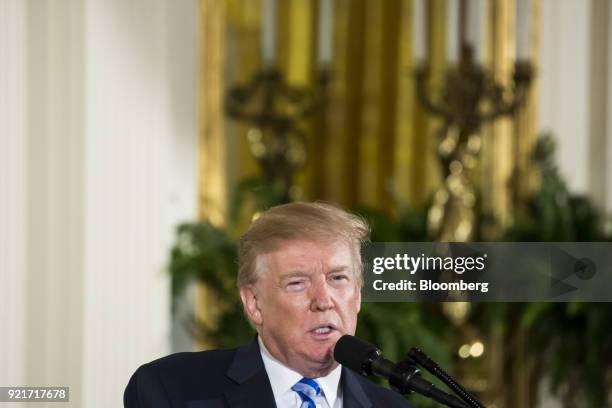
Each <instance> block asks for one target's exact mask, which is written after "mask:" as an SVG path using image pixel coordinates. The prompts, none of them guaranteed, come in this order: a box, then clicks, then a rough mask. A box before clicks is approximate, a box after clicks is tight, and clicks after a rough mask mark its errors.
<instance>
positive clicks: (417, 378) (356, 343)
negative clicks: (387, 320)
mask: <svg viewBox="0 0 612 408" xmlns="http://www.w3.org/2000/svg"><path fill="white" fill-rule="evenodd" d="M334 359H335V360H336V361H337V362H338V363H340V364H342V365H343V366H345V367H348V368H350V369H351V370H353V371H356V372H357V373H359V374H361V375H363V376H364V377H367V376H369V375H372V374H373V375H376V376H378V377H383V378H386V379H387V380H388V381H389V384H390V385H391V387H392V388H393V389H394V390H395V391H397V392H399V393H400V394H402V395H405V394H409V393H410V392H411V391H414V392H416V393H418V394H421V395H424V396H426V397H428V398H431V399H433V400H435V401H437V402H439V403H441V404H444V405H446V406H448V407H451V408H466V406H465V405H464V404H463V402H462V401H461V400H459V399H458V398H456V397H455V396H453V395H450V394H447V393H445V392H444V391H442V390H440V389H439V388H437V387H436V386H435V385H433V384H432V383H430V382H428V381H427V380H425V379H423V378H421V374H420V372H419V369H418V368H417V367H416V366H414V365H413V364H411V363H409V362H407V361H402V362H400V363H397V364H395V363H393V362H391V361H390V360H387V359H386V358H384V356H383V354H382V352H381V351H380V350H379V349H377V348H376V347H374V346H373V345H372V344H370V343H368V342H365V341H363V340H361V339H358V338H357V337H354V336H350V335H344V336H342V337H340V340H338V342H337V343H336V346H335V347H334Z"/></svg>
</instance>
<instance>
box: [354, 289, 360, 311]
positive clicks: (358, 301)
mask: <svg viewBox="0 0 612 408" xmlns="http://www.w3.org/2000/svg"><path fill="white" fill-rule="evenodd" d="M355 290H357V295H356V298H357V313H359V311H360V310H361V285H357V288H356V289H355Z"/></svg>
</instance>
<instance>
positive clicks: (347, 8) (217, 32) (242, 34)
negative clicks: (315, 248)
mask: <svg viewBox="0 0 612 408" xmlns="http://www.w3.org/2000/svg"><path fill="white" fill-rule="evenodd" d="M200 4H201V18H202V24H201V27H202V29H201V36H200V38H201V43H200V46H201V56H202V58H201V59H200V61H201V70H200V72H201V85H200V97H199V100H200V102H201V103H200V106H201V109H200V117H201V129H202V130H201V131H202V138H201V140H202V143H201V145H200V153H201V154H200V163H201V166H200V168H201V175H202V177H201V183H200V184H201V189H200V192H201V195H200V197H201V206H200V208H201V216H202V217H206V218H211V217H213V218H216V219H218V218H219V217H221V216H222V215H223V214H224V208H225V207H226V205H227V200H228V194H229V192H230V191H231V189H232V186H234V185H235V184H236V182H237V181H238V180H240V179H242V178H244V177H246V176H249V175H254V174H256V173H257V172H258V171H259V169H258V166H257V163H256V161H255V160H254V159H253V157H252V155H251V153H250V152H249V148H248V144H247V142H246V140H247V134H248V131H249V126H247V125H244V124H241V123H239V122H236V121H232V120H227V119H226V118H224V117H223V112H222V93H223V91H224V89H225V88H227V86H228V85H229V84H236V83H245V82H247V81H248V80H249V79H250V78H251V77H252V75H254V74H255V72H257V70H258V69H259V68H260V67H261V59H260V44H259V39H260V30H261V12H260V10H261V2H260V1H258V0H225V1H215V0H201V2H200ZM485 4H487V5H488V6H487V11H486V15H487V18H486V21H487V26H486V28H487V29H486V31H487V34H486V39H485V47H486V50H487V52H486V65H487V67H488V68H490V69H491V71H492V72H493V74H494V76H495V78H496V79H497V80H498V81H499V82H501V83H504V84H506V85H508V84H509V83H510V81H511V77H512V61H513V59H514V55H513V52H514V46H513V44H514V32H513V28H512V27H513V26H514V21H513V10H514V7H515V3H514V0H504V1H497V2H486V3H485ZM531 4H532V8H533V10H532V13H531V16H532V19H533V20H534V22H535V23H537V10H538V4H539V3H538V2H537V1H533V2H531ZM317 7H318V2H317V1H315V0H279V1H278V13H277V18H278V19H277V39H278V65H279V68H280V69H281V71H282V72H283V73H284V74H285V75H286V77H287V79H288V81H289V82H290V83H291V84H294V85H298V86H307V87H313V86H316V68H317V67H316V49H315V48H316V34H317V33H316V31H317V30H316V27H317ZM412 12H413V1H412V0H386V1H371V0H335V1H334V44H333V50H334V58H333V65H332V81H331V83H330V85H329V89H328V94H327V109H326V111H325V112H321V113H320V114H319V115H318V117H316V118H313V120H311V121H309V122H306V123H305V126H306V129H307V130H308V137H309V151H308V162H307V165H306V166H305V168H303V169H302V171H300V172H299V175H298V177H297V180H296V184H297V185H298V187H299V190H300V191H301V192H302V195H301V198H303V199H327V200H331V201H335V202H338V203H340V204H341V205H344V206H347V207H349V208H355V207H359V206H367V207H373V208H381V209H384V210H387V211H393V210H395V209H398V208H402V207H406V206H408V207H412V208H414V207H418V206H420V205H423V204H424V202H425V201H426V200H427V198H428V197H429V196H430V195H431V193H432V192H433V191H435V189H436V188H437V186H438V185H439V183H440V169H439V167H438V163H437V160H436V157H435V149H436V140H435V139H434V137H433V131H434V129H435V128H436V127H437V126H439V123H437V120H436V119H433V118H431V117H430V116H429V115H427V113H426V112H424V110H423V109H422V108H421V106H420V105H419V103H418V102H417V101H416V97H415V81H414V77H413V75H412V72H413V70H414V63H413V61H412V56H411V54H412V45H411V44H412V38H411V37H412V28H411V26H412V24H411V20H412ZM427 16H428V17H427V18H428V24H427V26H428V30H429V31H428V36H427V37H428V38H429V41H428V56H429V63H430V65H431V67H432V72H433V73H434V74H435V75H440V74H441V73H442V72H443V70H444V68H445V55H446V53H445V49H446V1H445V0H430V1H428V2H427ZM532 27H534V29H533V30H532V35H531V44H532V47H531V52H532V57H533V58H532V60H533V61H534V65H535V66H536V68H537V60H536V57H537V43H538V42H537V38H538V36H537V29H536V28H537V25H535V24H532ZM535 88H536V87H535V86H532V88H531V92H530V96H529V102H528V105H527V107H526V109H524V110H523V111H522V114H521V115H520V116H519V117H518V118H516V120H512V119H511V118H503V119H500V120H498V121H496V122H494V123H493V124H491V125H489V126H486V127H484V128H483V129H482V133H483V136H484V138H483V153H482V157H481V165H480V168H481V170H482V171H481V179H480V180H476V182H477V184H478V185H479V186H480V190H481V191H482V194H483V202H484V205H485V208H486V209H487V210H489V211H491V212H492V213H493V214H494V215H495V216H496V217H497V218H498V219H499V220H500V223H501V224H503V225H507V223H508V222H509V221H510V218H509V216H510V214H511V210H512V206H513V203H512V197H511V192H510V190H509V182H510V181H511V180H510V179H511V175H512V174H513V172H515V171H516V172H518V174H519V175H520V177H519V179H518V181H517V182H516V186H517V188H518V190H519V191H520V195H522V196H526V195H528V194H529V192H531V191H533V189H534V188H535V177H534V175H533V174H534V172H533V170H532V169H529V168H528V167H529V163H528V160H527V157H528V154H529V151H530V150H531V149H532V147H533V144H534V142H535V107H536V104H535V98H536V95H535V92H536V90H535ZM514 125H516V126H514ZM515 165H516V166H517V168H516V170H515Z"/></svg>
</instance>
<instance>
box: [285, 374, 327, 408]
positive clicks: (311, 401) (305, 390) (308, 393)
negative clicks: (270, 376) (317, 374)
mask: <svg viewBox="0 0 612 408" xmlns="http://www.w3.org/2000/svg"><path fill="white" fill-rule="evenodd" d="M291 389H292V390H293V391H295V392H297V394H298V395H299V396H300V398H301V400H302V405H300V408H316V405H315V398H316V397H317V396H318V395H319V394H321V387H320V386H319V383H317V382H316V381H315V380H313V379H312V378H306V377H304V378H302V379H301V380H300V381H298V382H297V383H296V384H295V385H294V386H293V387H291Z"/></svg>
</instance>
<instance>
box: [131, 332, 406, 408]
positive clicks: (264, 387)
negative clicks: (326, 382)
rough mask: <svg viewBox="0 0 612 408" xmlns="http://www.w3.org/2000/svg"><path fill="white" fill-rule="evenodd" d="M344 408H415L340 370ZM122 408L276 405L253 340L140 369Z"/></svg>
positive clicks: (166, 358)
mask: <svg viewBox="0 0 612 408" xmlns="http://www.w3.org/2000/svg"><path fill="white" fill-rule="evenodd" d="M340 381H341V386H342V387H343V388H342V390H343V403H344V408H368V407H382V408H388V407H389V408H393V407H398V408H400V407H404V408H414V407H413V406H412V405H411V404H410V403H409V402H408V401H407V400H406V399H404V397H402V396H401V395H399V394H397V393H395V392H393V391H389V390H387V389H385V388H382V387H380V386H378V385H376V384H374V383H372V382H370V381H368V380H367V379H365V378H363V377H361V376H360V375H358V374H356V373H354V372H353V371H351V370H349V369H347V368H346V367H343V368H342V376H341V380H340ZM123 403H124V406H125V408H251V407H255V408H257V407H262V408H263V407H275V406H276V404H275V402H274V394H273V393H272V387H271V386H270V380H269V379H268V374H267V373H266V369H265V367H264V364H263V361H262V359H261V354H260V352H259V344H258V343H257V340H254V341H252V342H251V343H249V344H247V345H245V346H243V347H240V348H237V349H232V350H213V351H202V352H197V353H177V354H172V355H170V356H167V357H164V358H161V359H159V360H155V361H152V362H150V363H148V364H145V365H143V366H141V367H140V368H138V370H136V372H135V373H134V375H132V378H131V379H130V382H129V383H128V385H127V388H126V389H125V394H124V396H123Z"/></svg>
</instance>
